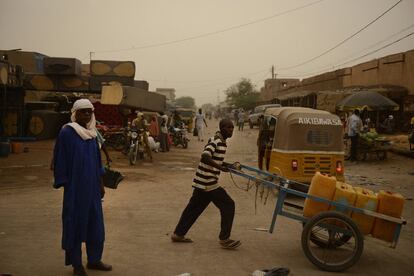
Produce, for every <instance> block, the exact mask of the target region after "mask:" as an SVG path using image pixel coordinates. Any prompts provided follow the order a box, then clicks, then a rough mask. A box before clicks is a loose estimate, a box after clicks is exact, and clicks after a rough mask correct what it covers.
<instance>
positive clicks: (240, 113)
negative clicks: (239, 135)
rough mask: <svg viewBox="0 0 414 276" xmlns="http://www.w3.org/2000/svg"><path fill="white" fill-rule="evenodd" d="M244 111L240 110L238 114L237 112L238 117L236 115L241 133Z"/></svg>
mask: <svg viewBox="0 0 414 276" xmlns="http://www.w3.org/2000/svg"><path fill="white" fill-rule="evenodd" d="M244 116H245V115H244V111H243V109H241V110H240V112H239V115H238V117H239V120H238V122H239V131H240V130H241V131H243V128H244Z"/></svg>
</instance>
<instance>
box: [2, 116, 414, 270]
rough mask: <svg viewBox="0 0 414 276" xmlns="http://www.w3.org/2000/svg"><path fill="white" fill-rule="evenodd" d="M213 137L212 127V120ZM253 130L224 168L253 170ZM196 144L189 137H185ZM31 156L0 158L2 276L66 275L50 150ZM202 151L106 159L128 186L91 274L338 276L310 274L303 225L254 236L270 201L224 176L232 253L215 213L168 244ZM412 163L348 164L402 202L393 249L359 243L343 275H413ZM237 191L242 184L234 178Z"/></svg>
mask: <svg viewBox="0 0 414 276" xmlns="http://www.w3.org/2000/svg"><path fill="white" fill-rule="evenodd" d="M209 125H210V126H209V129H208V132H209V134H210V135H211V134H212V133H213V131H214V130H215V128H216V127H217V122H214V121H210V124H209ZM256 135H257V129H253V130H249V129H245V131H244V132H238V131H237V130H235V132H234V137H233V138H232V139H231V140H230V141H229V148H228V154H227V157H226V160H228V161H240V162H242V163H245V164H250V165H254V164H255V162H256V154H255V139H256ZM191 138H192V137H191ZM26 146H28V147H29V153H22V154H18V155H17V154H14V155H10V156H9V157H8V158H2V159H0V275H1V274H2V273H9V274H12V275H30V276H31V275H68V276H69V275H71V273H72V270H71V269H70V268H69V267H65V266H64V252H63V251H62V250H61V249H60V239H61V220H60V215H61V204H62V190H54V189H52V187H51V184H52V176H51V172H50V171H49V168H48V166H49V162H50V157H51V153H52V147H53V141H42V142H36V143H30V144H26ZM202 147H203V143H201V142H197V141H196V140H195V139H193V138H192V141H191V142H190V146H189V148H188V149H186V150H184V149H181V148H173V149H172V151H171V152H170V153H158V154H155V161H154V163H153V164H151V163H149V162H144V163H140V164H137V165H135V166H133V167H132V166H130V165H129V164H128V163H127V160H126V158H125V157H124V156H123V155H122V154H119V153H117V152H112V156H113V159H114V161H115V162H114V165H113V166H114V167H115V168H117V169H119V170H120V171H122V172H123V173H124V174H125V176H126V178H125V180H124V181H123V182H122V183H121V184H120V187H119V188H118V189H117V190H109V189H107V193H106V196H105V201H104V203H103V205H104V212H105V213H104V215H105V226H106V243H105V251H104V261H106V262H108V263H111V264H113V266H114V270H113V271H112V272H109V273H108V272H103V273H100V272H90V273H89V274H90V275H178V274H180V273H184V272H189V273H191V275H249V274H250V273H251V272H252V271H254V270H256V269H261V268H271V267H275V266H284V267H288V268H290V269H291V271H292V275H334V274H330V273H324V272H321V271H319V270H318V269H317V268H316V267H314V266H313V265H312V264H311V263H310V262H309V261H308V260H307V259H306V257H305V256H304V254H303V253H302V249H301V245H300V234H301V229H302V226H301V225H300V224H299V223H297V222H295V221H292V220H289V219H287V218H283V217H280V218H278V221H277V225H276V226H277V227H276V231H275V232H274V233H273V234H269V233H266V232H260V231H255V230H254V229H255V228H266V227H268V226H269V224H270V219H271V214H272V210H273V208H274V200H273V199H272V200H270V201H268V202H267V204H266V205H263V203H261V202H260V199H259V202H258V208H257V213H256V214H255V208H254V191H252V190H251V191H250V192H245V191H242V190H239V189H237V188H236V187H235V186H234V185H233V184H232V181H231V178H230V176H229V175H228V174H224V175H222V176H221V181H222V183H223V184H224V186H225V187H226V190H227V191H228V192H229V194H231V196H232V197H233V198H234V200H235V201H236V218H235V222H234V228H233V236H234V237H235V238H238V239H241V240H242V242H243V245H242V247H240V249H238V250H236V251H226V250H222V249H220V247H219V246H218V243H217V239H218V237H217V236H218V229H219V212H218V210H217V209H216V208H215V207H214V206H213V205H211V206H209V207H208V209H207V210H206V212H205V213H204V214H203V215H202V216H201V217H200V218H199V220H198V221H197V222H196V224H195V225H194V227H193V228H192V229H191V230H190V232H189V236H190V237H191V238H193V239H194V240H195V243H193V244H174V243H171V242H170V238H169V235H170V234H171V231H172V230H173V228H174V227H175V224H176V223H177V221H178V218H179V216H180V214H181V211H182V210H183V208H184V207H185V205H186V203H187V202H188V199H189V197H190V195H191V192H192V189H191V181H192V177H193V174H194V168H195V167H196V166H197V164H198V160H199V155H200V152H201V149H202ZM413 172H414V160H412V159H407V158H405V157H400V156H397V155H393V154H390V156H389V159H388V160H386V161H375V160H374V161H367V162H363V163H359V164H346V174H347V180H348V182H349V183H352V184H360V185H363V186H366V187H368V188H371V189H374V190H379V189H382V188H385V189H388V190H393V191H399V192H401V193H402V194H403V195H405V196H406V197H407V198H408V199H410V200H407V201H406V206H405V212H404V217H405V218H406V219H408V225H407V226H406V227H404V229H403V232H402V235H401V238H400V242H399V245H398V247H397V248H396V249H390V248H388V247H387V245H386V244H384V243H382V242H378V241H377V240H374V239H372V238H367V239H366V240H365V250H364V253H363V255H362V257H361V259H360V261H359V262H358V263H357V264H356V265H355V266H354V267H352V268H351V269H349V270H348V271H346V272H345V273H343V274H344V275H351V274H352V275H391V274H394V275H413V274H412V273H413V270H414V225H413V224H412V223H411V220H412V218H413V217H414V208H413V201H412V200H411V199H412V198H413V197H414V175H412V174H409V173H413ZM236 182H237V183H238V184H239V185H245V184H246V181H245V180H244V179H240V178H237V179H236Z"/></svg>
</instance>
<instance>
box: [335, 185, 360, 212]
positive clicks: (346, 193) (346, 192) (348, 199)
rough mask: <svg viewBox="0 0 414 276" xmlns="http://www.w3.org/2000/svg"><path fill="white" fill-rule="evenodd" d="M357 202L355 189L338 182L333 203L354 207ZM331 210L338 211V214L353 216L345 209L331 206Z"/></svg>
mask: <svg viewBox="0 0 414 276" xmlns="http://www.w3.org/2000/svg"><path fill="white" fill-rule="evenodd" d="M355 200H356V192H355V190H354V188H353V187H352V186H351V185H349V184H347V183H344V182H340V181H338V182H337V183H336V187H335V194H334V197H333V200H332V201H335V202H338V203H341V204H344V205H348V206H354V203H355ZM331 210H336V211H338V212H342V213H344V214H347V215H351V210H348V209H346V208H345V207H336V206H331Z"/></svg>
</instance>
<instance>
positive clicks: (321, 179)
mask: <svg viewBox="0 0 414 276" xmlns="http://www.w3.org/2000/svg"><path fill="white" fill-rule="evenodd" d="M335 187H336V178H335V177H331V176H327V175H323V174H321V173H319V172H316V173H315V175H314V176H313V177H312V181H311V184H310V187H309V191H308V194H309V195H313V196H317V197H321V198H325V199H328V200H332V199H333V196H334V194H335ZM328 210H329V203H325V202H317V201H314V200H312V199H310V198H306V199H305V205H304V208H303V215H304V216H305V217H313V216H314V215H316V214H318V213H320V212H323V211H328Z"/></svg>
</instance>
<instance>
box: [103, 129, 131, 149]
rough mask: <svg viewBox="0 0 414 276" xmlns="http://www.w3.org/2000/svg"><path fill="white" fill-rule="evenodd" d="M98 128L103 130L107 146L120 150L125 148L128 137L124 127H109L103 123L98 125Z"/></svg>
mask: <svg viewBox="0 0 414 276" xmlns="http://www.w3.org/2000/svg"><path fill="white" fill-rule="evenodd" d="M96 128H97V129H98V130H99V131H100V132H101V134H102V136H103V138H104V139H105V144H106V145H107V146H109V147H112V148H113V149H115V150H118V151H120V150H122V149H123V148H124V145H125V143H126V137H125V133H124V130H123V129H122V128H119V127H108V126H105V125H103V124H99V125H97V126H96Z"/></svg>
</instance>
